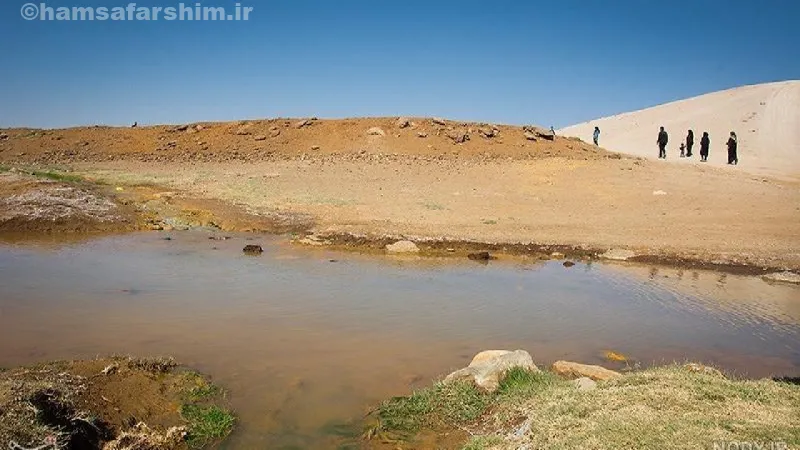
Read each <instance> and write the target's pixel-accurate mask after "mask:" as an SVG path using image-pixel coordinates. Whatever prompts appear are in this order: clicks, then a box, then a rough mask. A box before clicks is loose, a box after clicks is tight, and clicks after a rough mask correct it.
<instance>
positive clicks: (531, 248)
mask: <svg viewBox="0 0 800 450" xmlns="http://www.w3.org/2000/svg"><path fill="white" fill-rule="evenodd" d="M293 242H295V243H297V244H298V245H304V246H311V247H327V248H330V249H332V250H347V251H357V252H366V253H372V254H385V253H387V246H391V245H392V244H395V243H397V242H413V244H414V245H415V246H416V247H417V248H418V252H416V251H415V252H410V253H414V254H419V255H420V256H437V257H453V258H469V259H473V260H477V261H482V262H484V263H487V262H488V261H489V260H491V259H495V258H497V257H524V258H529V259H536V260H542V261H549V260H563V261H564V264H565V266H567V267H571V266H572V265H573V264H574V262H575V261H583V262H591V261H598V262H603V261H606V262H608V261H623V262H630V263H640V264H648V265H657V266H664V267H675V268H681V269H690V270H711V271H716V272H720V273H728V274H734V275H753V276H761V275H765V274H771V273H781V272H784V271H785V268H784V267H778V266H771V265H759V264H748V263H737V262H733V261H722V260H720V259H716V260H708V259H702V258H699V257H686V256H680V255H670V254H636V253H635V252H632V251H630V252H629V251H627V250H620V249H612V248H602V247H591V246H572V245H552V244H537V243H496V242H495V243H489V242H476V241H464V240H450V239H435V238H421V237H417V238H414V240H413V241H410V240H407V239H406V237H405V236H389V235H364V234H350V233H336V234H331V233H320V234H309V235H302V236H300V237H298V238H296V239H294V241H293ZM487 253H488V257H487V255H486V254H487ZM481 254H483V255H481ZM618 254H621V256H618ZM786 273H793V272H786Z"/></svg>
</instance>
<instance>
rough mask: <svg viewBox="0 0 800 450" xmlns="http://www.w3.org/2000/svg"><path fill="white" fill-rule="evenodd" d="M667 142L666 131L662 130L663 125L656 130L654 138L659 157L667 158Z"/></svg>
mask: <svg viewBox="0 0 800 450" xmlns="http://www.w3.org/2000/svg"><path fill="white" fill-rule="evenodd" d="M667 142H669V136H668V135H667V132H666V131H664V127H661V130H660V131H659V132H658V139H657V140H656V144H658V158H659V159H667Z"/></svg>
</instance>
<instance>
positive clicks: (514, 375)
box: [497, 367, 565, 401]
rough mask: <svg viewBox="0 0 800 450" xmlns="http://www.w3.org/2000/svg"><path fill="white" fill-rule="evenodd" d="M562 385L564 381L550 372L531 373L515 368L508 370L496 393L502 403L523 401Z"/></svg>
mask: <svg viewBox="0 0 800 450" xmlns="http://www.w3.org/2000/svg"><path fill="white" fill-rule="evenodd" d="M563 383H565V381H564V380H562V379H561V378H559V377H558V375H556V374H554V373H552V372H546V371H539V372H532V371H530V370H526V369H523V368H521V367H515V368H513V369H511V370H509V371H508V373H506V376H505V378H503V379H502V380H501V381H500V388H499V389H498V391H497V392H498V395H499V396H501V397H502V399H501V400H503V401H507V400H512V399H524V398H527V397H530V396H531V395H534V394H536V393H538V392H542V391H545V390H547V389H549V388H552V387H554V386H557V385H560V384H563Z"/></svg>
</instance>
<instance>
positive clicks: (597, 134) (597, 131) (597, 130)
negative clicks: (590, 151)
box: [592, 127, 600, 145]
mask: <svg viewBox="0 0 800 450" xmlns="http://www.w3.org/2000/svg"><path fill="white" fill-rule="evenodd" d="M592 138H593V139H594V145H598V144H597V141H599V140H600V127H594V134H593V135H592Z"/></svg>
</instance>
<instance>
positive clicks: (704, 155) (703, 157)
mask: <svg viewBox="0 0 800 450" xmlns="http://www.w3.org/2000/svg"><path fill="white" fill-rule="evenodd" d="M710 146H711V139H709V137H708V131H703V137H702V138H700V161H702V162H708V148H709V147H710Z"/></svg>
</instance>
